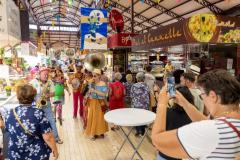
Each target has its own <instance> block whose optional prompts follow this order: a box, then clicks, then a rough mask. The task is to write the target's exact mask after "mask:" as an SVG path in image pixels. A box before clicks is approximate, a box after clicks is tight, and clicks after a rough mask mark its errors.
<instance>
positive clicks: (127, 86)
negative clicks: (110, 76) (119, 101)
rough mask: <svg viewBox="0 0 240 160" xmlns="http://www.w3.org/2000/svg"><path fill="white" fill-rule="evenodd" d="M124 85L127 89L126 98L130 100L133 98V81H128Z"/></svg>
mask: <svg viewBox="0 0 240 160" xmlns="http://www.w3.org/2000/svg"><path fill="white" fill-rule="evenodd" d="M123 85H124V86H125V90H126V94H125V99H126V101H129V100H130V99H131V88H132V85H133V83H129V82H126V83H124V84H123Z"/></svg>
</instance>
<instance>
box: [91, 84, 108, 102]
mask: <svg viewBox="0 0 240 160" xmlns="http://www.w3.org/2000/svg"><path fill="white" fill-rule="evenodd" d="M90 88H91V86H90ZM94 88H95V89H96V90H97V91H100V92H104V93H107V90H108V88H107V86H95V87H94ZM90 97H91V98H93V99H105V98H106V97H103V96H99V95H97V94H96V93H91V95H90Z"/></svg>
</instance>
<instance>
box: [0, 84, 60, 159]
mask: <svg viewBox="0 0 240 160" xmlns="http://www.w3.org/2000/svg"><path fill="white" fill-rule="evenodd" d="M35 96H36V90H35V89H34V88H33V87H32V86H31V85H28V84H25V85H22V86H19V87H18V88H17V98H18V100H19V104H20V105H19V106H18V107H16V108H14V109H12V110H10V111H7V112H5V113H4V114H3V117H4V120H5V125H6V131H7V132H9V142H8V159H42V160H48V159H49V156H50V152H51V151H52V153H53V155H54V157H55V158H57V157H58V150H57V146H56V143H55V140H54V136H53V133H52V129H51V126H50V123H49V122H48V119H47V118H46V116H45V113H44V111H43V110H41V109H37V108H35V107H34V106H32V103H33V101H34V98H35Z"/></svg>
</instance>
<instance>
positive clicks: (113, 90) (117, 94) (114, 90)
mask: <svg viewBox="0 0 240 160" xmlns="http://www.w3.org/2000/svg"><path fill="white" fill-rule="evenodd" d="M114 77H115V82H113V83H110V84H109V109H110V110H114V109H119V108H123V107H124V96H125V87H124V85H123V84H122V83H121V82H120V80H121V79H122V75H121V73H120V72H117V73H115V74H114ZM111 129H112V130H115V129H117V127H116V126H114V127H112V128H111Z"/></svg>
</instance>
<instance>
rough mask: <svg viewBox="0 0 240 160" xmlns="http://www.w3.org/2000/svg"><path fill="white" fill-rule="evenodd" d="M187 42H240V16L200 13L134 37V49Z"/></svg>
mask: <svg viewBox="0 0 240 160" xmlns="http://www.w3.org/2000/svg"><path fill="white" fill-rule="evenodd" d="M187 43H240V18H237V17H224V16H216V15H213V14H198V15H194V16H192V17H190V18H188V19H186V20H184V21H180V22H176V23H173V24H170V25H168V26H163V27H159V28H158V29H155V30H150V31H149V32H148V33H145V34H142V35H139V36H136V37H134V39H133V46H132V50H133V51H137V50H143V49H144V50H145V49H152V48H159V47H165V46H171V45H179V44H187Z"/></svg>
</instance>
